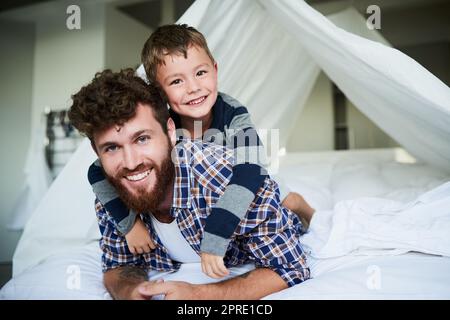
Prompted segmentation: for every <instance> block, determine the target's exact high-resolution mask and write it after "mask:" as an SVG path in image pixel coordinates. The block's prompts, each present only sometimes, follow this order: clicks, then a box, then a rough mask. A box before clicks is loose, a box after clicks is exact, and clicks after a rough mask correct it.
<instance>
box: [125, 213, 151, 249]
mask: <svg viewBox="0 0 450 320" xmlns="http://www.w3.org/2000/svg"><path fill="white" fill-rule="evenodd" d="M125 239H127V244H128V249H129V250H130V252H131V253H132V254H134V255H136V254H143V253H149V252H150V250H153V249H155V248H156V246H155V244H154V243H153V241H152V239H151V238H150V234H149V233H148V229H147V227H146V226H145V224H144V222H142V220H141V218H140V217H139V216H138V217H137V218H136V222H135V223H134V225H133V228H131V230H130V231H129V232H128V233H127V234H126V235H125Z"/></svg>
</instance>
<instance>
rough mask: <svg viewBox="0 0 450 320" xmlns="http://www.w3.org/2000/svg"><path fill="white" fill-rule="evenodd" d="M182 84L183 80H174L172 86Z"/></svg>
mask: <svg viewBox="0 0 450 320" xmlns="http://www.w3.org/2000/svg"><path fill="white" fill-rule="evenodd" d="M180 83H181V80H180V79H175V80H173V81H172V82H171V83H170V85H174V84H180Z"/></svg>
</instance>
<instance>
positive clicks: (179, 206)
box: [96, 140, 310, 286]
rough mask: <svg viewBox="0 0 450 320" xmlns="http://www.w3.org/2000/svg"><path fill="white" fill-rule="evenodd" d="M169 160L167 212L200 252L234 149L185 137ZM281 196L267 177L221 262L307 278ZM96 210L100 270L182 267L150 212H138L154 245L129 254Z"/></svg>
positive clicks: (293, 279)
mask: <svg viewBox="0 0 450 320" xmlns="http://www.w3.org/2000/svg"><path fill="white" fill-rule="evenodd" d="M175 152H176V154H175ZM172 160H174V162H175V163H174V165H175V171H176V174H175V182H174V193H173V204H172V209H171V215H172V216H173V217H174V218H175V219H176V220H177V223H178V226H179V228H180V230H181V233H182V234H183V236H184V238H185V239H186V241H187V242H188V243H189V244H190V245H191V247H192V248H193V249H194V250H195V251H196V252H197V253H198V252H200V243H201V240H202V237H203V230H204V225H205V222H206V219H207V217H208V215H209V214H210V212H211V208H212V207H213V206H214V204H215V203H216V202H217V200H218V199H219V198H220V196H221V195H222V194H223V192H224V190H225V188H226V186H227V184H228V182H229V181H230V179H231V175H232V168H233V162H234V156H233V150H230V149H226V148H224V147H222V146H219V145H216V144H209V143H202V141H199V140H183V141H181V142H180V143H178V144H177V145H176V146H175V148H174V151H173V152H172ZM279 196H280V195H279V190H278V185H277V184H276V182H275V181H273V180H272V179H270V178H266V179H265V181H264V184H263V185H262V186H261V188H260V189H259V191H258V193H257V195H256V198H255V200H254V201H253V203H252V204H251V207H250V208H249V210H248V212H247V214H246V216H245V217H244V219H242V220H241V221H240V223H239V225H238V227H237V229H236V230H235V232H234V235H233V237H232V240H231V242H230V244H229V246H228V250H227V252H226V255H225V258H224V261H225V265H226V266H227V267H231V266H236V265H240V264H244V263H249V262H253V263H255V265H256V267H265V268H270V269H272V270H273V271H275V272H276V273H277V274H278V275H279V276H280V277H281V278H282V279H283V280H284V281H285V282H286V283H287V284H288V285H289V286H293V285H295V284H298V283H300V282H302V281H305V280H307V279H308V278H309V277H310V271H309V268H308V266H307V264H306V256H305V254H304V253H303V251H302V248H301V245H300V242H299V236H300V232H301V229H302V225H301V222H300V221H299V219H298V218H297V216H296V215H295V214H294V213H292V212H291V211H289V210H288V209H286V208H284V207H282V206H281V205H280V202H281V201H280V198H279ZM96 212H97V218H98V222H99V226H100V232H101V234H102V238H101V240H100V247H101V249H102V251H103V256H102V267H103V271H104V272H106V271H107V270H109V269H112V268H116V267H119V266H123V265H135V266H140V267H143V268H146V269H153V270H159V271H174V270H177V269H178V268H179V267H180V263H179V262H177V261H174V260H171V258H170V256H169V254H168V252H167V250H166V249H165V248H164V246H163V245H162V243H161V241H160V239H159V238H158V235H157V234H156V232H155V231H154V229H153V227H152V224H151V219H150V216H148V215H146V214H142V215H141V218H142V220H143V221H144V223H145V224H146V225H147V227H148V229H149V230H150V236H151V237H152V239H153V241H154V243H155V244H156V245H157V247H156V249H154V250H152V251H151V252H150V253H147V254H141V255H132V254H131V253H130V251H129V250H128V246H127V243H126V240H125V237H123V236H121V235H119V233H118V232H117V231H116V230H115V227H114V222H113V219H112V217H111V216H110V215H109V213H108V212H107V211H106V210H105V208H104V207H103V206H102V204H101V203H100V202H99V201H98V200H97V201H96Z"/></svg>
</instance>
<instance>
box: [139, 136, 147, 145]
mask: <svg viewBox="0 0 450 320" xmlns="http://www.w3.org/2000/svg"><path fill="white" fill-rule="evenodd" d="M148 140H150V137H149V136H140V137H139V138H137V142H138V143H140V144H144V143H146V142H147V141H148Z"/></svg>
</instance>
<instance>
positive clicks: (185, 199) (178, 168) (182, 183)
mask: <svg viewBox="0 0 450 320" xmlns="http://www.w3.org/2000/svg"><path fill="white" fill-rule="evenodd" d="M178 143H183V140H180V141H179V142H178ZM173 150H174V151H176V152H185V151H184V150H183V149H181V148H177V147H176V146H175V147H174V149H173ZM180 150H181V151H180ZM180 159H182V157H177V160H178V161H176V163H174V167H175V178H174V182H173V200H172V208H180V209H186V208H190V207H191V188H190V187H189V186H190V181H189V177H190V172H189V171H190V168H189V167H188V166H187V164H183V161H182V160H180ZM175 211H176V210H172V216H174V217H176V214H175Z"/></svg>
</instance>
